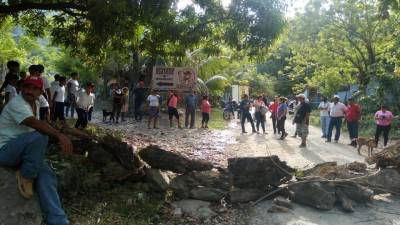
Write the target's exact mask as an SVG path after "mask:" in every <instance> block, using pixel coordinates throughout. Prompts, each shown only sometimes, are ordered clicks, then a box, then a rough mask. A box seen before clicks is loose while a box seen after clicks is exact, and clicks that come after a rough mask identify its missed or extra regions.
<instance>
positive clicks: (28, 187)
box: [16, 170, 33, 199]
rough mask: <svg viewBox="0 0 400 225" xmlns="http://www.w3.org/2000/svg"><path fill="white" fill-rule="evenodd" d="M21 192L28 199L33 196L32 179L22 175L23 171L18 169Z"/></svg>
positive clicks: (17, 174)
mask: <svg viewBox="0 0 400 225" xmlns="http://www.w3.org/2000/svg"><path fill="white" fill-rule="evenodd" d="M16 177H17V183H18V189H19V193H20V194H21V195H22V197H24V198H26V199H31V198H32V197H33V188H32V181H29V180H27V179H25V178H23V177H22V175H21V172H20V171H19V170H18V171H17V173H16Z"/></svg>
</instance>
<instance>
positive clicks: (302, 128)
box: [296, 123, 308, 138]
mask: <svg viewBox="0 0 400 225" xmlns="http://www.w3.org/2000/svg"><path fill="white" fill-rule="evenodd" d="M296 133H297V135H298V136H299V137H301V138H307V136H308V124H303V123H296Z"/></svg>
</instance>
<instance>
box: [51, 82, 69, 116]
mask: <svg viewBox="0 0 400 225" xmlns="http://www.w3.org/2000/svg"><path fill="white" fill-rule="evenodd" d="M65 82H66V78H65V77H63V76H61V77H59V78H58V85H57V86H56V87H54V95H53V99H52V102H53V110H52V111H53V112H54V114H53V116H52V120H53V122H56V121H57V119H58V120H60V121H61V122H62V123H63V124H64V123H65V116H64V99H65Z"/></svg>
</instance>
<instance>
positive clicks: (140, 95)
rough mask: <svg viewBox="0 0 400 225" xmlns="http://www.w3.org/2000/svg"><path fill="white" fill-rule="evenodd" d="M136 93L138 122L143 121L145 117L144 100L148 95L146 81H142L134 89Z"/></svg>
mask: <svg viewBox="0 0 400 225" xmlns="http://www.w3.org/2000/svg"><path fill="white" fill-rule="evenodd" d="M134 94H135V101H134V102H135V120H136V121H137V122H140V121H142V119H143V113H142V108H143V102H144V101H145V96H146V88H145V86H144V82H143V81H140V82H139V83H138V85H137V87H136V89H135V91H134Z"/></svg>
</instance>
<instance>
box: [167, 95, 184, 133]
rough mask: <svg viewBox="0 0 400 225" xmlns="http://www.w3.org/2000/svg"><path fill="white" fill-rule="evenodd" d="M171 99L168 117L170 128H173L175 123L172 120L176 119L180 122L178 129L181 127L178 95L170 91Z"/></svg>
mask: <svg viewBox="0 0 400 225" xmlns="http://www.w3.org/2000/svg"><path fill="white" fill-rule="evenodd" d="M168 95H169V98H168V116H169V126H170V127H173V121H172V119H173V118H174V117H175V118H176V120H177V121H178V128H182V127H181V122H180V120H179V113H178V109H177V107H178V96H177V95H176V93H174V92H172V91H170V92H169V94H168Z"/></svg>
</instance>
